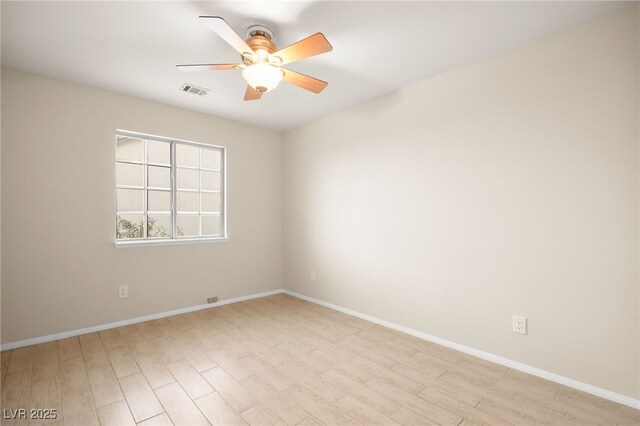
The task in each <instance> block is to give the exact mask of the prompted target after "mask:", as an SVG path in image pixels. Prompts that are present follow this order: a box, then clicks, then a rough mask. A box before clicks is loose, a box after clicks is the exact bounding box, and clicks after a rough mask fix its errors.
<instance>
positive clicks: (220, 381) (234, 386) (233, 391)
mask: <svg viewBox="0 0 640 426" xmlns="http://www.w3.org/2000/svg"><path fill="white" fill-rule="evenodd" d="M202 377H204V378H205V380H206V381H207V382H209V384H210V385H211V386H213V388H214V389H215V390H216V392H218V393H219V394H220V396H222V397H223V398H224V399H225V401H227V403H229V405H230V406H231V407H233V409H234V410H236V412H238V413H241V412H243V411H245V410H248V409H249V408H251V407H253V406H254V405H256V404H258V400H257V399H255V398H254V397H253V396H252V395H251V393H250V392H249V391H248V390H247V389H246V388H245V387H244V386H242V385H241V384H240V383H239V382H238V381H236V380H235V379H234V378H233V377H231V376H230V375H229V374H228V373H227V372H226V371H224V370H223V369H222V368H221V367H216V368H212V369H211V370H208V371H205V372H204V373H202Z"/></svg>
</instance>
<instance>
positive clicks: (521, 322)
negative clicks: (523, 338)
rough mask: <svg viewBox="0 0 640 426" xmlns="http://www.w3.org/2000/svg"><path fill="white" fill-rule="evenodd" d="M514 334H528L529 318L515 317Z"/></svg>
mask: <svg viewBox="0 0 640 426" xmlns="http://www.w3.org/2000/svg"><path fill="white" fill-rule="evenodd" d="M513 332H514V333H520V334H527V318H526V317H523V316H520V315H514V316H513Z"/></svg>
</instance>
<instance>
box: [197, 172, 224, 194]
mask: <svg viewBox="0 0 640 426" xmlns="http://www.w3.org/2000/svg"><path fill="white" fill-rule="evenodd" d="M200 179H201V181H200V188H201V189H206V190H214V191H219V190H220V172H206V171H202V172H200Z"/></svg>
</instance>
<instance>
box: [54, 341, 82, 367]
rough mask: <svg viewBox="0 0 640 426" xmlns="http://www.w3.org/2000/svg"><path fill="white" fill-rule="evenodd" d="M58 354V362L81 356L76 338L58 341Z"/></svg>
mask: <svg viewBox="0 0 640 426" xmlns="http://www.w3.org/2000/svg"><path fill="white" fill-rule="evenodd" d="M58 353H59V356H60V361H64V360H66V359H71V358H76V357H79V356H82V350H81V349H80V341H79V340H78V338H77V337H69V338H68V339H62V340H58Z"/></svg>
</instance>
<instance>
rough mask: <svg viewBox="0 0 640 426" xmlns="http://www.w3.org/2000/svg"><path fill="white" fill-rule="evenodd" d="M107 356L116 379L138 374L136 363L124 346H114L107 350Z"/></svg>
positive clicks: (138, 369)
mask: <svg viewBox="0 0 640 426" xmlns="http://www.w3.org/2000/svg"><path fill="white" fill-rule="evenodd" d="M107 356H108V357H109V361H111V366H112V367H113V371H114V372H115V373H116V377H125V376H130V375H131V374H134V373H138V372H140V368H139V367H138V364H137V363H136V360H135V359H134V358H133V355H131V352H129V349H127V348H126V347H124V346H116V347H114V348H112V349H107Z"/></svg>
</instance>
